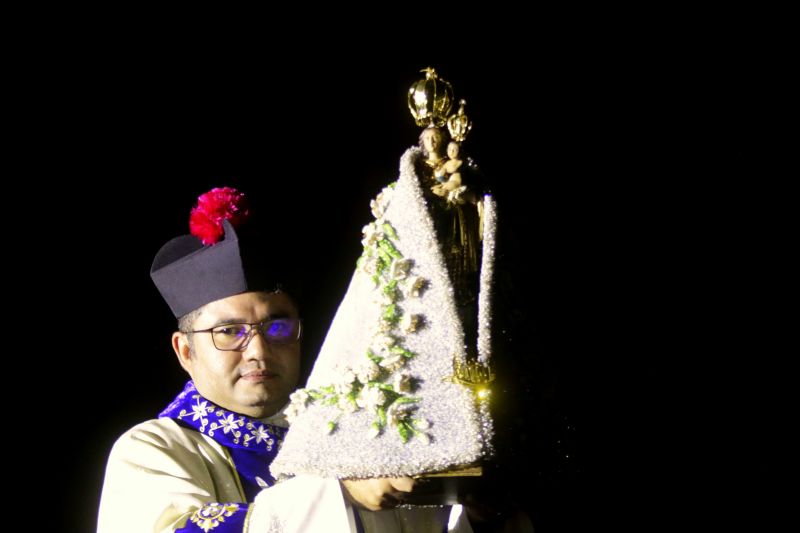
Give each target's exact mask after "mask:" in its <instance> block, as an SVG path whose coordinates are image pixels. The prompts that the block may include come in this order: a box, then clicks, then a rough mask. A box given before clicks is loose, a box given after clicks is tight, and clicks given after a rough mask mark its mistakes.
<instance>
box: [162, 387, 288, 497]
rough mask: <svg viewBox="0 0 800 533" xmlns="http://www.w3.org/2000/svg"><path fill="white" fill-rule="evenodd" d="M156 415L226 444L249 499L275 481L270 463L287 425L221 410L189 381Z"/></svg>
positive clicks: (284, 434)
mask: <svg viewBox="0 0 800 533" xmlns="http://www.w3.org/2000/svg"><path fill="white" fill-rule="evenodd" d="M158 416H159V418H171V419H173V420H175V421H176V422H177V423H178V424H181V425H182V426H184V427H188V428H191V429H194V430H196V431H199V432H200V433H203V434H204V435H208V436H209V437H211V438H212V439H214V440H215V441H217V442H218V443H220V444H221V445H223V446H225V447H226V448H227V449H228V451H229V453H230V455H231V458H232V459H233V464H234V466H235V467H236V471H237V472H238V474H239V480H240V481H241V483H242V488H243V489H244V493H245V496H246V498H247V501H248V502H252V501H253V500H254V499H255V497H256V494H258V493H259V491H260V490H261V489H263V488H265V487H271V486H272V485H274V484H275V479H274V478H273V477H272V474H271V473H270V471H269V465H270V463H272V460H273V459H275V456H276V455H277V453H278V448H279V447H280V444H281V443H282V442H283V439H284V437H285V436H286V432H287V431H288V429H287V428H282V427H279V426H274V425H272V424H265V423H263V422H259V421H258V420H253V419H251V418H249V417H246V416H244V415H240V414H238V413H233V412H231V411H227V410H225V409H222V408H221V407H219V406H218V405H215V404H213V403H211V402H210V401H208V400H206V399H205V398H203V397H202V396H201V395H200V393H199V392H197V389H196V388H195V386H194V382H192V381H189V382H188V383H186V386H185V387H184V389H183V391H182V392H181V393H180V394H179V395H178V396H177V397H176V398H175V400H173V402H172V403H171V404H169V406H167V408H166V409H164V410H163V411H162V412H161V413H160V414H159V415H158Z"/></svg>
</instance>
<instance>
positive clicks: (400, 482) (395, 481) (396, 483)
mask: <svg viewBox="0 0 800 533" xmlns="http://www.w3.org/2000/svg"><path fill="white" fill-rule="evenodd" d="M389 484H390V485H391V486H392V487H394V488H395V489H396V490H399V491H401V492H411V489H413V488H414V480H413V479H412V478H410V477H390V478H389Z"/></svg>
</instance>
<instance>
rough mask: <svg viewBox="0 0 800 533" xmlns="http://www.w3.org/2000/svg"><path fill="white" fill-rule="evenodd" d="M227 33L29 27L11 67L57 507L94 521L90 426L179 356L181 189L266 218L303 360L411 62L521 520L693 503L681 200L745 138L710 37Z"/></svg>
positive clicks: (109, 438)
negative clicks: (487, 227) (221, 37)
mask: <svg viewBox="0 0 800 533" xmlns="http://www.w3.org/2000/svg"><path fill="white" fill-rule="evenodd" d="M250 37H251V42H248V43H247V44H246V45H245V44H244V43H238V42H237V45H240V46H242V47H247V50H237V49H236V47H235V46H230V45H228V46H222V45H220V46H216V44H208V43H206V44H204V45H202V46H198V45H196V44H194V43H181V42H175V43H170V46H165V47H163V48H159V49H157V50H151V49H149V47H147V46H146V44H145V41H146V39H145V38H144V37H142V38H141V39H139V40H134V41H133V42H132V43H131V44H130V45H126V46H114V47H112V48H110V49H107V50H104V49H103V46H102V41H101V42H92V43H86V45H85V46H77V47H74V48H70V49H69V50H68V51H60V50H54V51H53V58H54V59H53V60H52V61H51V62H49V63H47V64H45V65H44V66H40V68H41V70H42V71H43V72H44V73H45V74H44V75H43V76H41V72H40V73H39V76H41V77H40V78H37V79H43V82H42V83H30V84H29V85H26V87H29V89H30V91H29V94H28V95H27V98H26V99H25V100H24V101H25V102H26V103H25V104H24V105H21V106H20V109H19V111H20V112H21V114H22V115H24V116H25V115H27V116H29V117H30V118H29V120H26V121H24V124H25V125H24V126H23V127H21V128H20V131H19V138H21V139H23V140H32V141H34V142H33V143H32V144H33V145H34V146H32V147H29V148H30V150H31V153H30V154H28V153H27V152H23V153H22V155H23V156H24V159H25V161H26V162H27V164H26V165H25V166H24V170H23V172H22V173H21V175H20V177H19V182H20V184H21V185H22V190H23V191H24V192H25V199H26V202H25V204H24V206H25V211H26V212H25V213H24V214H23V215H22V217H23V218H22V219H21V220H24V221H27V222H29V223H30V227H31V228H35V229H32V230H31V231H32V232H33V233H34V236H33V237H32V238H31V237H29V236H28V234H29V233H30V231H29V230H28V229H27V228H26V229H25V230H24V231H23V230H21V229H20V228H19V227H17V228H16V229H14V228H12V233H19V232H20V231H23V233H22V235H23V241H24V242H23V244H22V245H21V246H20V248H19V250H20V252H19V254H18V257H21V260H20V261H19V266H20V267H21V268H22V270H23V271H32V270H33V267H32V266H30V267H29V266H28V265H32V264H34V263H35V264H36V265H37V268H38V267H39V266H41V268H43V269H44V270H43V272H44V273H43V274H41V275H37V276H36V277H37V282H36V283H35V287H36V288H35V289H34V291H33V296H34V297H33V298H32V299H31V300H32V302H33V305H32V307H31V308H30V309H26V311H25V313H29V314H30V315H32V316H36V317H43V316H44V317H47V318H50V319H51V320H52V319H54V318H55V317H58V319H57V320H55V323H54V324H53V323H50V324H48V325H47V326H45V327H43V328H42V329H41V330H40V331H41V336H42V337H41V338H40V337H39V336H38V335H37V336H36V338H34V339H33V343H32V344H33V346H34V347H35V348H36V349H35V350H34V351H35V352H36V353H37V354H38V355H39V356H40V357H38V358H35V359H34V360H32V361H31V362H30V363H27V364H28V366H29V368H28V369H27V371H28V372H31V373H32V374H33V375H37V374H39V372H41V373H42V374H40V375H43V379H42V380H41V382H42V388H43V390H45V391H46V392H43V393H42V394H41V395H38V396H37V398H35V399H33V400H32V403H33V405H35V406H36V409H37V410H38V411H39V412H42V413H45V414H46V418H45V422H44V423H45V426H46V427H48V428H51V429H49V430H47V431H48V432H49V431H53V432H54V436H53V437H52V439H51V440H50V441H49V442H50V444H51V445H53V446H57V448H58V450H59V452H60V453H59V455H58V458H57V459H55V461H56V465H57V472H58V473H57V474H56V475H55V476H54V477H53V479H55V480H57V482H58V486H59V487H60V489H61V494H60V497H59V501H60V502H61V504H60V505H63V508H64V509H65V511H66V514H65V517H64V520H65V521H66V523H68V524H72V525H71V526H70V527H69V528H68V529H67V530H75V531H84V530H85V531H89V530H91V529H92V528H93V527H94V521H95V514H96V509H97V502H98V498H99V490H100V486H101V483H102V476H103V471H104V463H105V459H106V456H107V453H108V451H109V450H110V447H111V445H112V443H113V441H114V440H115V439H116V438H117V437H118V436H119V434H121V433H122V432H123V431H125V430H126V429H127V428H129V427H130V426H132V425H134V424H135V423H137V422H139V421H142V420H145V419H148V418H151V417H154V416H155V415H156V414H157V413H158V411H159V410H160V409H161V408H162V407H163V406H164V405H166V403H168V402H169V400H170V399H172V398H173V396H174V395H175V393H176V392H177V391H178V390H179V388H180V387H181V385H182V384H183V382H184V381H185V379H186V376H185V375H184V374H183V373H182V370H181V369H180V368H179V367H178V365H177V362H176V361H175V358H174V355H173V354H172V352H171V349H170V347H169V336H170V333H171V332H172V330H173V328H174V320H173V319H172V317H171V314H170V312H169V310H168V308H167V306H166V305H165V304H164V303H163V301H162V300H161V299H160V296H159V295H158V293H157V291H156V289H155V288H154V286H153V285H152V283H151V281H150V279H149V267H150V262H151V261H152V258H153V256H154V255H155V253H156V251H157V250H158V249H159V247H160V246H161V245H162V244H163V243H164V242H166V241H167V240H168V239H170V238H172V237H173V236H176V235H178V234H182V233H185V232H187V230H188V214H189V210H190V209H191V207H192V206H193V205H194V202H195V200H196V198H197V196H198V195H200V194H202V193H203V192H205V191H207V190H208V189H210V188H211V187H215V186H233V187H237V188H239V189H241V190H243V191H245V192H246V193H247V194H248V195H249V196H250V197H251V198H252V201H253V204H254V206H255V207H257V208H258V210H259V215H260V217H261V218H262V219H263V218H265V214H266V215H267V216H266V218H268V219H269V220H270V224H271V225H273V226H274V228H275V232H276V233H275V235H276V239H275V242H274V249H273V250H271V253H273V254H274V257H275V260H276V261H289V262H291V264H295V265H297V269H298V270H299V271H300V272H301V273H302V277H303V278H304V280H305V286H304V292H303V298H302V299H303V302H302V304H303V312H302V314H303V316H304V317H305V320H306V324H307V327H308V330H307V333H308V336H307V338H306V343H305V355H304V357H305V359H306V363H307V362H308V361H309V360H310V359H311V358H313V353H314V350H315V349H316V348H318V346H319V344H320V342H321V339H322V337H323V335H324V331H325V328H326V326H327V323H328V321H329V320H330V319H331V318H332V315H333V313H334V311H335V309H336V306H337V305H338V301H339V299H340V298H341V297H342V295H343V293H344V290H345V288H346V283H347V282H348V281H349V277H350V275H351V273H352V270H353V267H354V262H355V260H356V258H357V257H358V255H359V253H360V245H359V239H360V229H361V227H362V226H363V224H365V223H366V222H368V221H369V220H370V219H371V215H370V212H369V208H368V202H369V199H370V198H372V197H373V196H374V195H375V194H376V193H377V192H378V191H379V190H380V188H381V187H382V186H383V185H385V184H386V183H388V182H389V181H392V180H394V179H395V178H396V174H397V167H398V160H399V157H400V155H401V154H402V152H403V150H404V149H405V148H407V147H408V146H410V145H412V144H415V142H416V138H417V135H418V133H419V129H418V128H417V127H416V126H415V125H414V123H413V120H412V118H411V116H410V114H409V113H408V110H407V106H406V100H405V98H406V91H407V89H408V87H409V85H410V84H411V83H412V82H414V81H415V80H416V79H418V78H419V77H420V76H421V74H419V70H420V69H421V68H423V67H426V66H429V65H430V66H433V67H435V68H436V69H437V71H438V72H439V73H440V75H441V76H442V77H444V78H445V79H447V80H449V81H450V82H451V83H452V84H453V87H454V91H455V94H456V98H465V99H466V100H467V102H468V105H467V113H468V115H469V116H470V117H471V118H472V120H473V121H474V127H473V131H472V133H471V134H470V136H469V138H468V139H467V141H466V143H465V148H464V149H465V152H466V153H467V154H468V155H470V156H472V157H473V158H474V159H475V160H476V161H477V162H478V164H479V165H480V166H481V168H482V169H483V171H484V173H485V174H486V175H487V177H488V178H489V179H490V180H491V182H492V189H493V191H494V192H495V194H496V197H497V199H498V203H499V210H500V213H499V216H500V220H499V225H500V232H501V233H502V238H503V240H504V242H505V243H506V244H505V255H504V257H503V259H504V260H505V261H507V263H506V267H505V268H506V271H505V272H506V278H507V283H508V284H509V285H508V287H510V289H511V290H510V291H508V292H509V293H510V294H511V295H512V296H513V297H511V300H512V306H513V309H514V312H515V315H514V318H513V320H512V322H513V327H512V328H511V331H510V333H509V335H510V336H511V337H512V342H511V346H512V348H511V349H510V350H509V353H506V354H503V355H504V357H506V363H503V365H505V368H506V370H508V371H509V374H508V375H507V376H506V380H507V381H505V382H504V386H506V387H507V390H506V395H505V396H503V395H500V396H499V398H498V399H497V402H498V404H499V406H500V407H499V408H500V409H505V408H506V407H508V412H510V413H513V417H511V419H510V421H504V424H507V425H504V426H501V427H500V428H499V431H501V432H503V431H505V432H510V433H511V432H513V433H514V434H515V437H514V438H513V439H510V441H509V442H511V443H512V444H509V446H512V447H513V448H514V449H513V450H511V451H508V452H507V454H506V455H507V456H508V457H513V458H516V459H517V460H519V463H520V464H521V465H523V467H522V468H520V471H519V476H518V478H519V479H514V480H513V483H515V484H516V483H519V484H520V487H519V488H518V489H514V490H515V491H516V490H518V491H519V492H518V494H519V495H520V496H519V498H518V499H519V500H521V501H522V502H523V504H524V505H525V506H527V507H529V508H530V509H533V511H532V512H533V513H534V514H535V516H536V520H538V522H537V524H538V525H539V527H540V529H539V530H537V531H558V530H568V529H570V528H572V527H573V526H574V527H577V525H578V524H616V525H621V524H624V523H633V524H637V525H641V526H643V527H645V528H650V529H652V528H653V527H656V526H657V525H659V524H663V523H664V522H663V521H664V520H667V518H663V516H664V514H663V511H662V510H661V508H662V505H664V502H672V501H674V499H675V498H678V499H679V500H680V501H681V504H680V505H679V506H678V507H680V508H685V507H687V506H690V505H693V504H694V503H696V499H695V498H693V497H689V495H690V494H691V495H695V494H696V492H698V489H697V485H698V483H699V480H704V479H706V478H707V477H708V476H709V474H712V475H713V473H714V472H716V468H717V467H716V466H711V465H712V464H716V463H718V462H719V457H720V456H721V455H725V454H726V452H725V451H724V450H721V449H720V448H719V447H717V446H716V445H714V444H710V443H709V442H708V441H707V440H706V438H705V436H706V435H707V429H708V424H707V423H697V422H696V420H697V416H696V415H697V413H696V411H698V410H701V408H700V407H699V403H695V401H694V399H693V396H692V395H693V394H694V386H695V385H698V384H699V386H700V389H702V391H701V393H702V394H711V393H710V392H709V389H710V388H711V385H712V381H713V380H711V379H705V378H700V377H699V376H698V374H699V373H700V371H701V370H703V371H704V370H706V369H708V367H709V366H711V363H709V362H708V358H711V359H714V360H716V358H717V357H719V354H718V353H715V351H714V350H711V349H708V348H709V347H708V345H705V344H703V343H702V342H696V340H695V339H696V338H697V337H695V335H699V334H700V333H701V331H702V330H705V329H707V328H708V322H707V321H706V322H704V318H705V317H707V316H708V315H709V314H710V313H711V307H712V304H711V303H710V302H711V301H712V300H715V299H716V296H717V294H718V289H719V284H718V281H716V280H717V278H716V277H715V276H716V275H717V274H718V273H719V270H718V269H717V268H716V267H714V266H710V264H709V263H708V262H707V261H706V259H707V258H708V257H709V256H710V255H713V249H714V248H715V247H716V246H721V245H722V242H723V241H724V240H725V239H727V231H726V229H725V225H726V221H725V219H724V217H723V218H722V219H718V220H717V221H716V224H717V225H716V226H715V225H714V224H713V223H712V225H711V226H710V228H711V229H709V226H706V225H704V224H702V223H703V222H705V220H704V218H705V217H706V216H709V215H706V214H704V213H707V211H705V210H706V209H707V208H708V207H709V206H710V205H712V203H713V202H712V201H711V200H710V198H714V197H715V193H716V183H717V182H718V181H721V180H724V179H725V177H726V176H730V172H729V171H731V170H735V171H736V172H742V167H743V166H744V165H746V164H747V163H748V155H747V150H746V149H743V148H742V146H743V145H742V143H741V142H738V139H736V134H735V133H732V132H733V131H737V129H738V128H739V127H740V121H741V119H742V115H741V113H740V114H738V115H737V114H735V113H731V112H730V110H731V109H732V102H733V101H734V100H736V98H735V96H734V95H732V94H730V92H729V91H728V90H727V89H726V87H727V84H726V83H720V82H719V79H718V78H717V76H718V74H719V75H721V74H720V71H721V69H723V68H725V67H724V65H721V64H720V62H719V61H714V60H713V59H714V58H716V59H719V57H718V56H713V54H710V53H707V52H704V53H700V52H697V53H695V52H693V51H687V50H676V49H674V48H670V47H668V46H663V47H662V46H647V47H646V48H643V49H642V48H638V47H637V46H633V45H632V43H630V42H627V43H615V42H614V41H613V39H611V40H605V41H600V42H597V41H595V40H594V39H589V38H586V39H580V38H578V39H575V38H573V37H574V36H568V35H565V36H563V37H561V38H558V37H557V38H553V39H549V40H547V41H542V42H539V41H537V40H536V39H531V41H530V42H523V41H520V42H515V43H508V44H507V46H502V47H501V46H498V47H493V48H488V47H487V48H483V49H479V48H476V49H474V50H473V49H471V50H469V51H467V50H462V49H452V48H448V47H432V48H431V49H429V50H424V49H423V50H420V49H419V48H420V47H411V46H409V47H408V49H406V50H401V51H400V52H398V53H393V54H389V53H385V52H381V53H380V54H373V53H371V52H370V51H367V50H365V48H368V47H369V42H366V43H364V44H361V45H359V46H358V47H353V48H352V49H349V48H348V49H341V48H337V49H336V50H333V49H331V50H328V49H326V47H325V46H321V45H317V46H315V47H314V50H315V51H314V53H313V54H305V53H301V52H298V51H292V50H291V45H288V44H287V43H285V42H272V41H270V42H263V43H259V42H258V39H255V38H252V36H250ZM212 41H213V39H212ZM601 43H602V44H601ZM633 44H635V43H633ZM287 47H288V48H287ZM401 48H402V47H401ZM254 51H258V52H259V53H254ZM712 56H713V57H712ZM729 75H730V71H728V70H726V73H725V76H726V78H725V79H729V78H728V76H729ZM735 77H736V76H735V75H734V79H735ZM23 84H25V82H23ZM54 88H57V89H54ZM27 102H30V103H27ZM732 140H733V141H734V142H731V141H732ZM42 176H47V179H43V178H42ZM712 190H713V191H715V193H711V191H712ZM701 213H703V214H701ZM712 218H713V217H712ZM698 287H700V289H699V290H698ZM28 305H30V303H29V304H28ZM706 311H707V313H706ZM45 354H46V356H45ZM690 368H691V369H692V370H691V371H690V370H687V369H690ZM307 369H308V366H307V364H306V370H307ZM695 370H696V371H697V372H695ZM756 373H758V371H756ZM51 378H53V379H51ZM756 381H757V378H756ZM754 387H755V388H756V391H757V392H758V393H763V392H764V390H765V388H766V387H765V386H763V385H755V386H754ZM759 387H760V388H759ZM762 401H763V400H762ZM506 403H507V404H508V405H506ZM761 405H763V404H762V403H759V404H755V403H750V404H748V407H749V409H750V411H749V414H745V416H746V417H747V418H746V419H747V420H748V421H749V422H750V423H751V426H753V425H754V426H755V429H754V430H752V431H755V433H747V434H739V435H738V436H737V438H738V442H739V445H740V444H741V442H742V440H744V443H745V446H744V447H745V448H746V447H748V446H749V447H750V448H753V447H755V448H756V449H757V450H758V451H759V452H760V451H762V448H760V447H759V446H761V443H760V441H759V439H758V438H757V437H754V436H752V435H753V434H755V435H758V433H759V431H760V430H762V429H763V428H766V427H767V426H768V425H769V423H770V422H769V421H765V420H764V419H763V418H762V417H761V415H760V414H759V413H758V411H759V407H760V406H761ZM703 416H705V413H704V414H703ZM709 416H711V417H713V416H714V415H713V414H712V413H709ZM567 426H569V429H564V428H565V427H567ZM526 428H527V429H526ZM565 432H566V433H565ZM565 435H567V439H566V441H565V442H566V444H563V446H562V443H558V442H557V441H559V440H562V437H564V436H565ZM748 435H750V436H748ZM559 446H561V447H559ZM687 447H688V448H690V449H691V450H692V451H691V452H689V453H687V452H686V449H687ZM567 454H569V455H570V458H569V460H567V459H566V458H565V456H566V455H567ZM726 456H727V455H726ZM723 462H724V461H723ZM768 462H769V460H768V459H762V460H761V462H758V461H757V464H754V465H751V464H750V463H749V462H748V463H747V466H744V467H742V470H743V471H745V472H750V473H751V475H754V476H757V475H758V473H759V472H761V473H763V472H764V471H765V470H768V469H769V468H768V466H767V464H768ZM698 465H702V466H698ZM37 470H38V469H37ZM46 471H47V472H48V474H47V476H48V477H49V476H53V474H50V472H51V470H50V469H46ZM753 472H755V473H753ZM36 478H37V481H36V483H37V484H38V483H39V481H38V479H39V476H38V475H37V476H36ZM507 481H508V483H509V485H508V486H509V487H510V486H511V483H512V480H510V479H509V480H507ZM39 488H41V487H39ZM504 490H510V489H508V488H507V487H504ZM700 492H702V491H700ZM674 514H675V513H674V512H672V513H670V515H672V516H674Z"/></svg>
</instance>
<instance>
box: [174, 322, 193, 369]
mask: <svg viewBox="0 0 800 533" xmlns="http://www.w3.org/2000/svg"><path fill="white" fill-rule="evenodd" d="M172 349H173V350H174V351H175V355H176V356H178V362H179V363H180V364H181V366H182V367H183V369H184V370H186V372H188V373H189V375H190V376H191V375H192V350H191V348H190V346H189V339H188V338H187V336H186V333H182V332H180V331H176V332H175V333H173V334H172Z"/></svg>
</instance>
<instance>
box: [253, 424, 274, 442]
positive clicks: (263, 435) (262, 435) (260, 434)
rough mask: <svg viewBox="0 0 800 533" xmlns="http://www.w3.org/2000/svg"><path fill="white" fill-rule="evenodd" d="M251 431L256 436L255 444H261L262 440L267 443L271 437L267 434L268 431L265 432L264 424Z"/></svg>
mask: <svg viewBox="0 0 800 533" xmlns="http://www.w3.org/2000/svg"><path fill="white" fill-rule="evenodd" d="M253 433H254V435H253V436H254V437H255V438H256V444H261V443H262V442H267V443H269V442H270V441H271V440H272V438H271V437H270V436H269V433H267V430H266V429H264V426H258V429H257V430H255V431H254V432H253Z"/></svg>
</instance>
